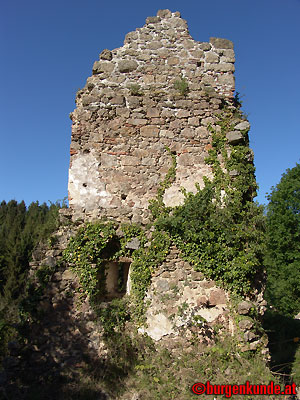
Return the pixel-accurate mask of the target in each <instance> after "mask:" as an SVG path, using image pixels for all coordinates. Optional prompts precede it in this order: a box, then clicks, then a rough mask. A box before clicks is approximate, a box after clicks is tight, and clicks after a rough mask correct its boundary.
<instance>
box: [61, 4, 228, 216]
mask: <svg viewBox="0 0 300 400" xmlns="http://www.w3.org/2000/svg"><path fill="white" fill-rule="evenodd" d="M234 61H235V56H234V51H233V44H232V42H231V41H229V40H226V39H219V38H211V39H210V42H209V43H206V42H198V41H195V40H193V38H192V37H191V36H190V34H189V32H188V28H187V23H186V21H185V20H183V19H182V18H181V17H180V13H179V12H174V13H172V12H170V11H169V10H160V11H158V13H157V16H156V17H149V18H147V19H146V24H145V25H144V27H142V28H138V29H136V31H134V32H130V33H128V34H127V35H126V37H125V41H124V46H123V47H120V48H117V49H114V50H112V51H109V50H107V49H106V50H103V51H102V53H101V54H100V60H99V61H96V62H95V63H94V66H93V75H92V76H91V77H89V78H88V79H87V83H86V85H85V87H84V88H83V89H82V90H80V91H79V92H78V93H77V97H76V105H77V108H76V109H75V111H74V112H73V113H71V119H72V121H73V125H72V141H71V151H70V154H71V161H70V169H69V204H70V207H71V209H72V210H73V214H74V218H78V217H84V219H88V218H98V217H101V216H108V217H110V218H114V219H116V220H117V221H132V222H138V223H145V222H147V220H148V216H149V211H148V201H149V199H151V198H154V197H155V195H156V193H157V188H158V186H159V182H161V181H162V180H163V178H164V177H165V175H166V173H167V171H168V169H169V168H170V166H171V157H170V155H169V154H168V152H167V151H166V146H167V147H168V148H170V149H171V151H172V152H173V154H176V161H177V170H176V180H175V182H174V183H173V185H172V186H171V187H170V188H169V189H167V191H166V193H165V196H164V202H165V204H166V205H169V206H175V205H178V204H180V203H181V202H182V201H183V195H182V193H181V192H180V187H182V186H183V187H185V188H186V189H187V190H188V191H192V192H194V191H195V190H196V188H195V183H196V182H198V183H200V186H201V184H202V183H203V180H202V177H203V176H204V175H206V176H211V170H210V168H209V167H208V166H207V165H205V163H204V159H205V157H206V156H207V154H208V149H209V148H210V141H211V137H210V133H209V131H208V129H207V127H208V125H209V124H211V125H212V126H213V125H214V124H215V122H216V118H217V115H218V113H219V112H220V109H221V107H222V104H223V103H224V100H227V101H228V102H229V103H230V102H231V101H232V99H233V93H234V90H235V89H234V75H233V72H234ZM181 77H183V78H185V79H186V81H187V83H188V87H189V93H188V94H187V95H186V96H185V95H183V94H180V92H179V91H178V90H176V89H175V88H174V83H175V82H176V81H178V80H180V79H181Z"/></svg>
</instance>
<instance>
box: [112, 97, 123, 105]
mask: <svg viewBox="0 0 300 400" xmlns="http://www.w3.org/2000/svg"><path fill="white" fill-rule="evenodd" d="M110 104H113V105H118V106H122V105H124V104H125V98H124V96H114V97H113V98H112V99H111V100H110Z"/></svg>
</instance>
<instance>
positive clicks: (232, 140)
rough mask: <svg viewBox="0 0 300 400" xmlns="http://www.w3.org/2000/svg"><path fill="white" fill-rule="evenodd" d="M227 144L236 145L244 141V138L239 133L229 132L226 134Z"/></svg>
mask: <svg viewBox="0 0 300 400" xmlns="http://www.w3.org/2000/svg"><path fill="white" fill-rule="evenodd" d="M226 138H227V140H228V143H229V144H237V143H240V142H241V141H243V140H244V136H243V134H242V133H241V132H239V131H231V132H228V133H227V134H226Z"/></svg>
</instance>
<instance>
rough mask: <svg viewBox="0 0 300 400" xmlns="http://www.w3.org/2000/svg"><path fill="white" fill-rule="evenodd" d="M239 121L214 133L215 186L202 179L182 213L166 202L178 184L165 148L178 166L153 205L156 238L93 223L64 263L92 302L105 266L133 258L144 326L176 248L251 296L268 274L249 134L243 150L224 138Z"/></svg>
mask: <svg viewBox="0 0 300 400" xmlns="http://www.w3.org/2000/svg"><path fill="white" fill-rule="evenodd" d="M240 119H241V116H240V117H239V120H240ZM239 120H237V115H236V110H234V111H232V110H230V109H229V108H225V109H224V110H223V112H222V114H221V115H220V118H219V122H218V123H217V126H215V127H214V128H212V127H209V129H210V131H211V134H212V148H211V149H210V150H209V154H208V157H207V159H206V163H207V164H208V165H210V167H211V168H212V171H213V173H214V178H213V179H212V180H209V179H208V178H204V183H205V185H204V188H203V189H200V186H199V185H198V186H197V192H196V193H195V194H193V193H187V192H186V191H185V190H183V194H184V196H185V201H184V204H183V205H180V206H177V207H166V206H165V205H164V202H163V196H164V193H165V191H166V189H167V188H169V187H170V186H171V185H172V182H174V180H175V178H176V155H175V154H172V152H171V151H170V149H169V148H166V150H167V151H168V153H169V154H170V156H171V158H172V165H171V167H170V169H169V171H168V173H167V174H166V176H165V178H164V180H163V181H162V182H161V184H160V186H159V189H158V192H157V196H156V198H155V199H153V200H151V201H150V205H149V209H150V211H151V212H152V215H153V223H152V229H150V231H147V230H144V229H143V228H142V227H141V226H137V225H134V224H122V225H121V227H120V228H121V232H122V234H121V235H120V234H119V233H118V235H117V232H116V228H117V226H116V225H114V224H113V223H111V222H99V223H96V224H90V223H89V224H86V225H85V226H84V227H82V228H80V229H79V231H78V233H77V235H76V236H75V237H73V238H72V239H71V240H70V242H69V245H68V248H67V249H66V251H65V253H64V259H65V261H67V262H68V263H69V264H70V265H71V266H72V268H73V270H74V271H75V273H76V274H77V276H78V277H79V282H80V285H81V288H82V293H83V294H84V295H89V296H90V299H92V300H93V301H94V300H97V299H99V298H100V296H101V295H103V294H105V290H106V289H105V275H106V272H105V261H107V260H115V261H118V259H119V258H120V257H122V256H129V257H131V259H132V263H131V266H130V279H131V302H132V305H133V307H132V310H133V313H132V316H134V317H135V320H136V322H137V321H140V322H143V315H144V312H145V307H146V305H145V302H144V298H145V294H146V292H147V289H148V288H149V286H150V283H151V277H152V274H153V273H154V271H155V268H156V267H157V266H158V265H160V264H161V263H162V262H163V261H164V260H165V258H166V256H167V254H168V252H169V248H170V245H171V243H172V242H173V243H174V244H176V245H177V246H178V248H179V249H180V250H181V253H182V257H183V259H185V260H186V261H188V262H189V263H190V264H192V265H193V266H194V268H195V270H197V271H201V272H203V273H204V274H205V276H206V277H207V278H209V279H214V280H216V281H217V282H218V283H219V284H221V285H223V286H225V287H226V288H227V289H229V290H231V291H232V292H233V293H236V294H239V295H245V294H249V293H250V292H251V290H252V289H253V284H254V282H255V280H256V277H257V274H259V273H260V271H261V270H262V255H263V253H264V248H263V245H262V243H263V240H262V239H263V235H264V227H263V225H264V224H263V214H262V209H261V208H260V207H259V206H257V205H256V204H255V203H253V197H254V196H255V194H256V182H255V176H254V172H255V170H254V166H253V163H252V154H251V150H250V149H249V147H248V135H247V130H245V131H244V132H242V133H243V135H244V142H243V143H242V144H235V145H229V144H228V141H227V138H226V134H227V133H228V132H230V131H232V130H233V129H234V126H235V125H236V124H237V123H238V122H239ZM237 121H238V122H237ZM133 238H137V239H138V240H139V243H140V245H139V248H138V249H136V250H132V249H129V248H127V243H128V242H129V241H130V240H132V239H133Z"/></svg>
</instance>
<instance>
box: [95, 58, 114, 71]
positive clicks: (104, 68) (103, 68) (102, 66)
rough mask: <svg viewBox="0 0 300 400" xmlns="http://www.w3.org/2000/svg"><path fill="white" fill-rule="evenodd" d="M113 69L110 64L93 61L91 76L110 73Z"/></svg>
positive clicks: (112, 65)
mask: <svg viewBox="0 0 300 400" xmlns="http://www.w3.org/2000/svg"><path fill="white" fill-rule="evenodd" d="M114 68H115V64H113V63H112V62H105V61H95V63H94V65H93V74H101V73H104V72H108V73H111V72H112V71H113V70H114Z"/></svg>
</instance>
